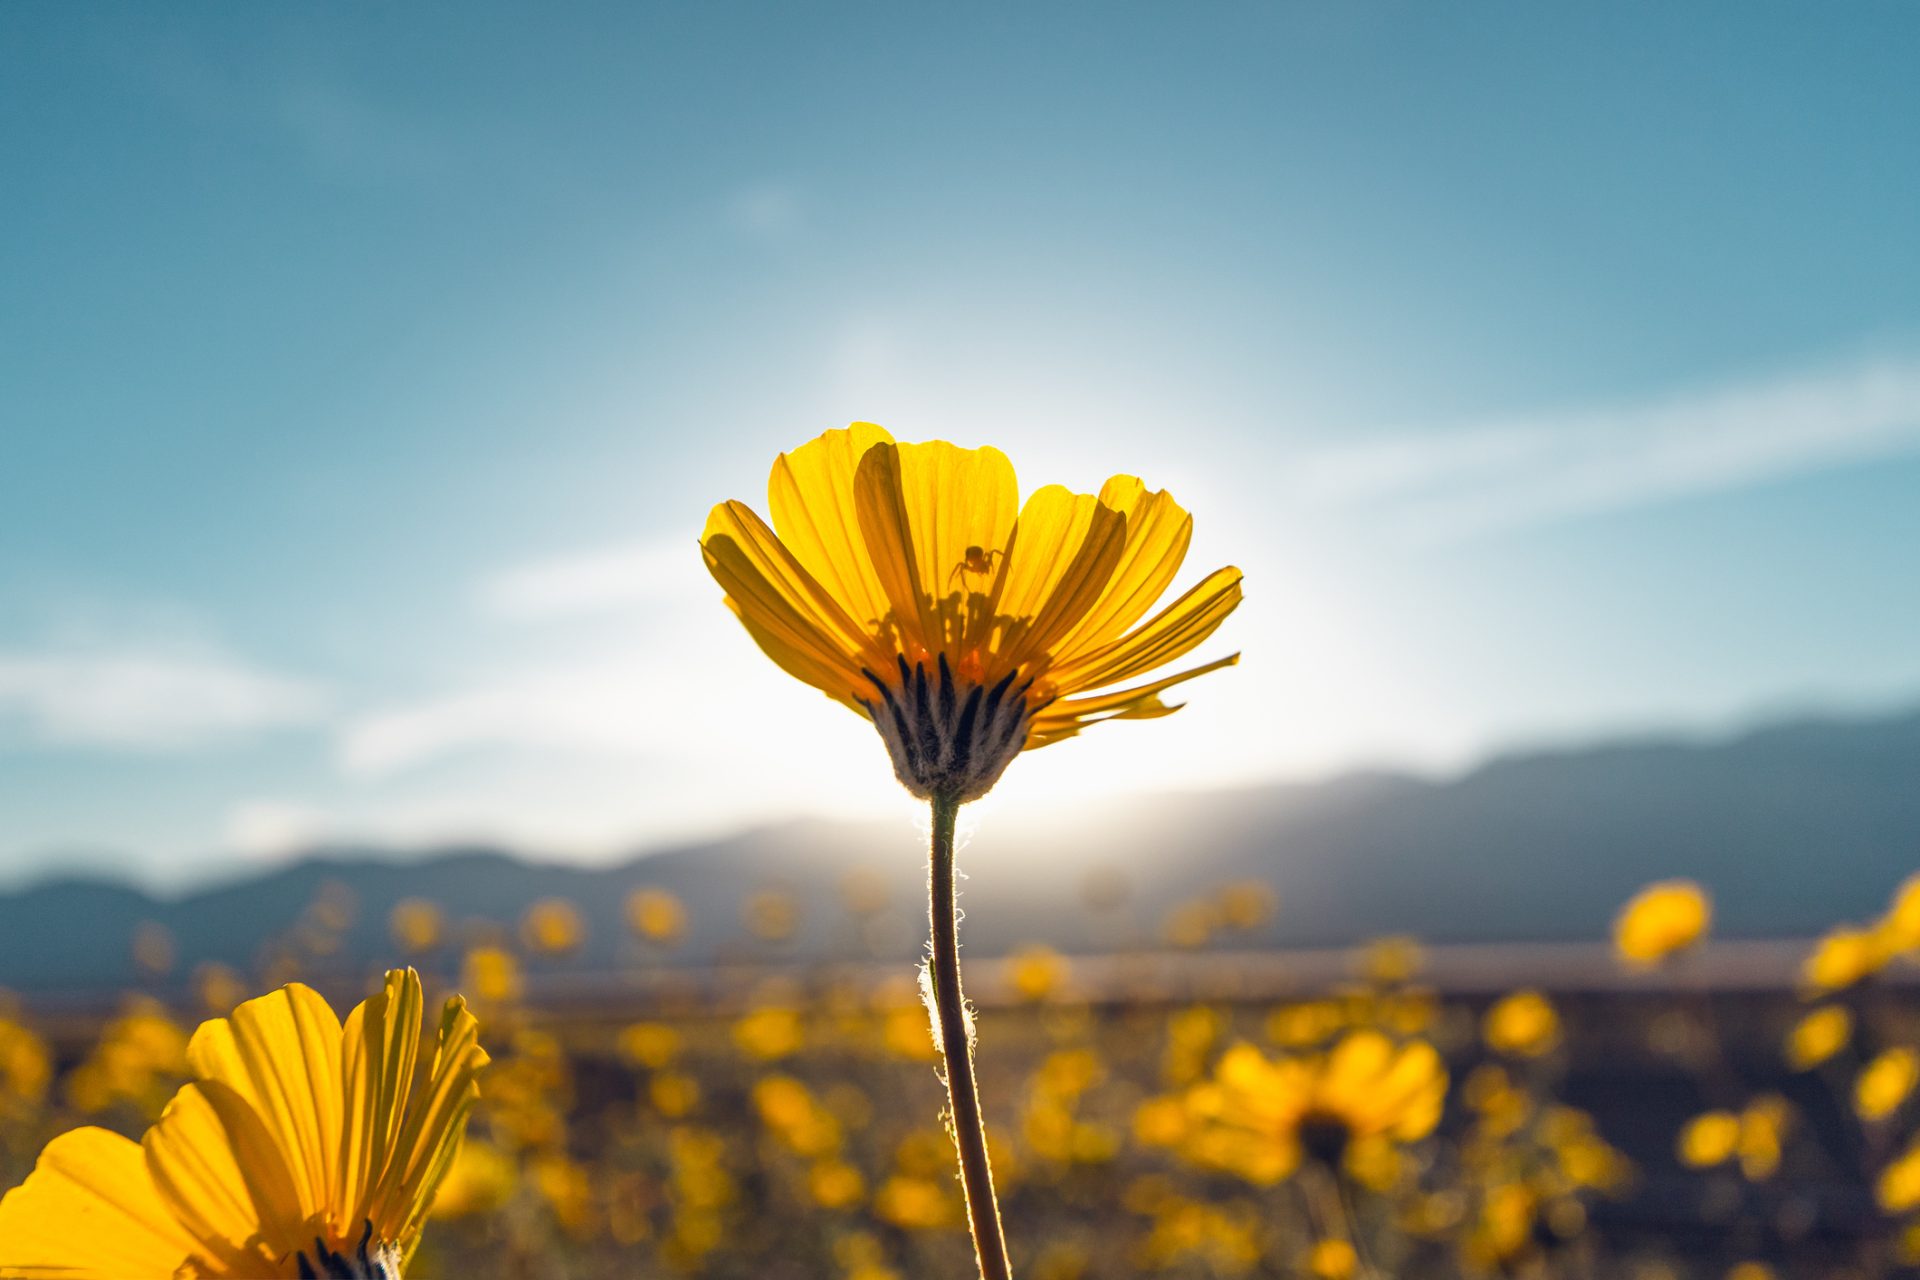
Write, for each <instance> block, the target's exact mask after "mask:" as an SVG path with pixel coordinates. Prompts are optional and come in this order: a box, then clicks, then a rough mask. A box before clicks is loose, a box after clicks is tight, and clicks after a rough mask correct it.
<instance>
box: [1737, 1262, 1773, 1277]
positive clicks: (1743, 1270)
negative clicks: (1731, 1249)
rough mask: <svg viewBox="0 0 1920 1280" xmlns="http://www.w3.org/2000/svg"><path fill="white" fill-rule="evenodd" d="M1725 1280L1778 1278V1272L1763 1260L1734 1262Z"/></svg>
mask: <svg viewBox="0 0 1920 1280" xmlns="http://www.w3.org/2000/svg"><path fill="white" fill-rule="evenodd" d="M1725 1280H1779V1273H1778V1272H1776V1271H1775V1270H1774V1269H1773V1268H1772V1267H1770V1266H1768V1265H1767V1264H1766V1263H1764V1262H1736V1263H1735V1264H1734V1265H1733V1266H1731V1267H1729V1268H1728V1269H1727V1274H1726V1277H1725Z"/></svg>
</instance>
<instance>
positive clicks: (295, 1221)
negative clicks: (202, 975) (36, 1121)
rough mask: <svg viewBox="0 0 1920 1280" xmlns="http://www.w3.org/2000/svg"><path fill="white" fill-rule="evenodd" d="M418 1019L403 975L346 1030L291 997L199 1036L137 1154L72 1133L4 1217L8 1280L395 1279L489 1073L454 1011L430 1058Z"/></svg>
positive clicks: (203, 1029) (0, 1218) (413, 989)
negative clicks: (187, 1069) (21, 1278)
mask: <svg viewBox="0 0 1920 1280" xmlns="http://www.w3.org/2000/svg"><path fill="white" fill-rule="evenodd" d="M422 1004H423V1001H422V997H421V991H420V980H419V978H418V977H417V976H415V974H414V973H413V971H412V970H406V971H399V970H396V971H394V972H392V973H389V974H388V975H387V980H386V985H385V987H384V989H383V990H382V991H381V992H380V994H378V995H376V996H373V997H372V998H370V999H368V1000H366V1001H365V1002H363V1003H362V1004H361V1005H360V1006H359V1007H358V1008H357V1009H355V1010H354V1011H353V1013H352V1015H351V1016H350V1017H349V1018H348V1019H347V1022H346V1026H345V1027H344V1028H342V1026H341V1024H340V1021H339V1019H338V1018H336V1017H335V1016H334V1013H333V1010H331V1009H329V1008H328V1007H327V1004H326V1001H324V1000H322V999H321V998H320V997H319V996H318V995H316V994H315V993H314V992H313V991H312V990H310V989H309V988H307V987H304V986H300V985H297V984H295V985H291V986H287V987H284V988H282V989H281V990H280V991H277V992H275V993H273V994H272V995H268V996H262V997H260V998H259V999H257V1000H249V1001H248V1002H247V1003H245V1004H243V1005H241V1006H240V1007H239V1008H238V1009H235V1010H234V1012H233V1014H232V1016H231V1017H228V1018H215V1019H213V1020H211V1021H208V1022H205V1023H202V1024H201V1026H200V1029H199V1031H198V1032H196V1033H195V1034H194V1037H193V1042H192V1044H191V1045H190V1046H189V1048H188V1051H187V1056H188V1061H189V1063H190V1065H191V1067H192V1070H193V1074H194V1077H195V1080H194V1082H193V1083H191V1084H188V1085H186V1086H185V1087H184V1088H182V1089H181V1090H180V1092H179V1093H177V1094H175V1095H174V1099H173V1102H172V1103H171V1104H170V1105H169V1106H168V1107H167V1109H166V1112H165V1113H164V1114H163V1115H162V1116H161V1117H160V1119H159V1121H158V1122H157V1123H156V1124H155V1125H154V1126H153V1127H152V1128H151V1129H149V1130H148V1131H147V1134H146V1137H145V1138H144V1139H143V1140H142V1141H140V1142H138V1143H135V1142H131V1141H129V1140H128V1139H126V1138H123V1137H121V1136H120V1135H118V1134H115V1133H109V1132H108V1131H106V1130H104V1129H97V1128H84V1129H75V1130H72V1131H71V1132H68V1133H64V1134H62V1135H61V1136H59V1137H58V1138H55V1139H54V1140H53V1141H52V1142H51V1143H49V1144H47V1148H46V1150H45V1151H44V1152H42V1153H41V1156H40V1160H39V1163H38V1164H37V1165H36V1166H35V1167H34V1172H33V1174H32V1176H30V1177H29V1178H28V1179H27V1181H26V1182H25V1183H24V1184H23V1185H21V1186H20V1187H18V1188H16V1189H15V1190H13V1191H12V1192H9V1193H8V1195H7V1197H6V1199H5V1200H4V1201H0V1274H5V1275H25V1276H48V1275H56V1274H57V1275H63V1276H92V1277H99V1278H101V1280H131V1278H133V1277H152V1278H154V1280H162V1278H164V1277H171V1276H270V1277H291V1276H300V1275H321V1274H326V1275H370V1274H372V1275H379V1274H391V1275H398V1274H399V1271H400V1267H401V1265H402V1263H403V1262H404V1261H405V1259H406V1258H407V1256H408V1255H409V1254H410V1253H411V1252H412V1250H413V1247H414V1245H415V1244H416V1243H417V1242H418V1240H419V1236H420V1227H421V1223H422V1221H423V1220H424V1219H425V1217H426V1213H427V1206H428V1204H429V1203H430V1202H431V1200H432V1199H433V1194H434V1191H435V1189H436V1187H437V1186H438V1185H439V1183H440V1180H441V1178H442V1176H443V1175H444V1174H445V1172H446V1169H447V1166H448V1164H449V1163H450V1162H451V1160H452V1158H453V1155H454V1152H455V1150H456V1149H457V1147H458V1145H459V1142H460V1136H461V1132H462V1130H463V1129H464V1128H465V1125H466V1117H467V1113H468V1111H469V1110H470V1109H471V1108H472V1106H473V1101H474V1099H475V1097H476V1096H477V1095H478V1089H477V1088H476V1086H475V1084H474V1077H475V1075H476V1074H477V1073H478V1072H479V1070H480V1068H481V1067H483V1066H485V1065H486V1061H487V1055H486V1053H485V1052H484V1051H483V1050H482V1049H481V1048H480V1045H479V1041H478V1039H477V1036H476V1033H477V1027H476V1024H475V1022H474V1020H473V1017H472V1015H471V1014H469V1013H468V1012H467V1010H466V1006H465V1005H464V1004H463V1003H462V1002H461V1001H460V1000H459V999H458V998H457V997H456V998H455V999H453V1000H450V1001H448V1003H447V1007H446V1010H445V1012H444V1013H443V1014H442V1015H441V1018H440V1024H439V1030H438V1035H437V1038H436V1040H435V1041H434V1042H432V1043H429V1044H426V1045H423V1043H422V1041H423V1037H422V1034H421V1021H422V1014H423V1009H422ZM423 1048H425V1049H428V1050H430V1052H431V1056H430V1057H429V1058H428V1059H427V1060H424V1061H423V1060H421V1058H420V1054H421V1051H422V1049H423ZM382 1266H384V1267H385V1268H386V1271H385V1272H382V1271H379V1270H378V1268H379V1267H382ZM356 1268H357V1269H356Z"/></svg>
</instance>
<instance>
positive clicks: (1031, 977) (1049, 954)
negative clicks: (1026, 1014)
mask: <svg viewBox="0 0 1920 1280" xmlns="http://www.w3.org/2000/svg"><path fill="white" fill-rule="evenodd" d="M1066 974H1067V962H1066V961H1065V960H1063V959H1062V958H1061V956H1060V953H1059V952H1058V951H1055V950H1054V949H1053V948H1052V947H1049V946H1044V945H1042V944H1039V943H1036V944H1034V945H1032V946H1028V947H1022V948H1020V950H1018V951H1016V952H1014V953H1013V954H1012V955H1010V956H1008V957H1007V979H1008V981H1010V982H1011V983H1012V984H1013V989H1014V990H1015V991H1016V992H1018V993H1019V995H1020V998H1021V999H1022V1000H1045V999H1046V998H1047V997H1048V996H1050V995H1052V994H1053V993H1054V992H1055V991H1056V990H1058V989H1059V986H1060V982H1061V980H1062V979H1063V978H1065V977H1066Z"/></svg>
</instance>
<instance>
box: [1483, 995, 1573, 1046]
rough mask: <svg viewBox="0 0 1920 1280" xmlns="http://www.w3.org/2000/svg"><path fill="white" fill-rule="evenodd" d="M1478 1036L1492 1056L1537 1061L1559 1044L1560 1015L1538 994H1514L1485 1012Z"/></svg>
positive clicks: (1497, 1002) (1549, 1001)
mask: <svg viewBox="0 0 1920 1280" xmlns="http://www.w3.org/2000/svg"><path fill="white" fill-rule="evenodd" d="M1480 1034H1481V1037H1482V1038H1483V1039H1485V1040H1486V1042H1487V1047H1488V1048H1489V1049H1492V1050H1493V1051H1494V1052H1495V1053H1504V1054H1508V1055H1511V1056H1513V1057H1517V1058H1537V1057H1539V1056H1540V1055H1541V1054H1543V1053H1547V1052H1549V1051H1550V1050H1552V1049H1553V1047H1554V1046H1555V1045H1557V1044H1559V1043H1560V1015H1559V1014H1558V1013H1557V1012H1555V1010H1554V1007H1553V1002H1552V1001H1551V1000H1549V999H1547V998H1546V997H1545V996H1543V995H1541V994H1540V993H1539V992H1538V991H1530V990H1529V991H1516V992H1514V993H1513V994H1511V995H1508V996H1505V997H1502V998H1501V999H1500V1000H1498V1001H1496V1002H1495V1003H1494V1005H1493V1007H1492V1008H1490V1009H1488V1010H1487V1015H1486V1017H1485V1018H1484V1019H1483V1020H1482V1021H1481V1024H1480Z"/></svg>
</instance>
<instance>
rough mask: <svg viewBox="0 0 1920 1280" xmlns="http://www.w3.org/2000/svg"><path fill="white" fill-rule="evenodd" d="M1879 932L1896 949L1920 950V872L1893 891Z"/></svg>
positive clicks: (1902, 882) (1890, 946)
mask: <svg viewBox="0 0 1920 1280" xmlns="http://www.w3.org/2000/svg"><path fill="white" fill-rule="evenodd" d="M1879 933H1880V935H1881V937H1882V938H1884V939H1885V940H1886V942H1887V945H1888V947H1889V948H1890V949H1891V950H1894V951H1920V872H1917V873H1915V874H1913V875H1910V876H1908V877H1907V878H1906V879H1905V880H1903V881H1901V882H1900V887H1899V888H1898V889H1895V890H1894V891H1893V900H1892V901H1891V902H1889V903H1888V904H1887V914H1886V915H1885V916H1884V917H1882V919H1881V921H1880V928H1879Z"/></svg>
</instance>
